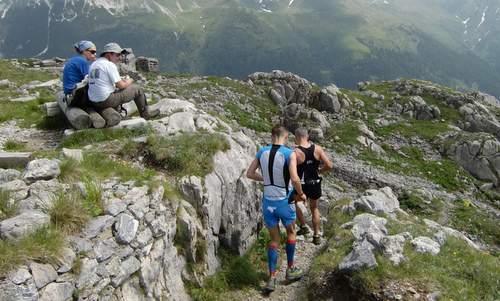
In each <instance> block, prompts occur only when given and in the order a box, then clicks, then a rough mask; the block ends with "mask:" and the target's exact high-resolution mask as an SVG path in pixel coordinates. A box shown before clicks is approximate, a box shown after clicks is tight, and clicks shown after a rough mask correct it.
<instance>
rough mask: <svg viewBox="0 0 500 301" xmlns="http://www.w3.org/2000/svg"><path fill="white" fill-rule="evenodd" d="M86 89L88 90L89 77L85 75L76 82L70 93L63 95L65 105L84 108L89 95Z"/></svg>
mask: <svg viewBox="0 0 500 301" xmlns="http://www.w3.org/2000/svg"><path fill="white" fill-rule="evenodd" d="M88 90H89V79H88V76H86V77H85V78H84V79H83V80H82V81H81V82H79V83H78V84H76V87H75V89H73V92H72V93H71V94H68V95H66V97H64V102H65V103H66V106H67V107H68V108H69V107H77V108H81V109H83V108H85V107H88V106H89V103H88V102H89V97H88Z"/></svg>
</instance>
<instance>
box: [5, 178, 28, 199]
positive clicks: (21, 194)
mask: <svg viewBox="0 0 500 301" xmlns="http://www.w3.org/2000/svg"><path fill="white" fill-rule="evenodd" d="M0 190H2V191H5V192H7V193H9V196H10V197H11V198H12V199H14V200H15V201H20V200H23V199H25V198H26V197H27V196H28V186H26V184H25V183H24V181H21V180H13V181H10V182H7V183H3V184H0Z"/></svg>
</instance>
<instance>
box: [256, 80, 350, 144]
mask: <svg viewBox="0 0 500 301" xmlns="http://www.w3.org/2000/svg"><path fill="white" fill-rule="evenodd" d="M248 79H249V81H251V82H252V84H257V85H261V86H265V87H268V88H267V89H268V91H269V92H268V93H269V97H270V98H271V99H272V100H273V101H274V102H275V103H276V104H277V105H278V106H279V107H280V108H281V109H282V111H283V123H284V124H285V126H286V127H287V128H288V129H289V130H290V131H292V132H293V131H295V129H297V128H298V127H301V126H304V127H307V128H309V129H310V137H311V139H312V140H316V141H317V140H320V139H322V138H323V137H324V134H325V132H326V130H327V129H328V128H329V127H330V123H329V122H328V119H327V118H326V117H325V115H323V114H322V113H321V112H327V113H331V114H338V113H340V112H341V111H342V110H345V109H348V108H350V107H351V106H352V101H351V100H350V99H349V98H348V97H347V95H344V94H343V93H342V92H341V91H340V89H339V88H337V86H335V85H334V84H330V85H328V86H326V87H325V88H323V89H321V90H320V91H319V92H318V91H317V90H316V89H314V87H315V86H314V85H313V84H311V83H310V82H309V81H307V80H306V79H303V78H301V77H299V76H297V75H295V74H293V73H287V72H283V71H279V70H275V71H273V72H271V73H263V72H257V73H253V74H251V75H249V77H248Z"/></svg>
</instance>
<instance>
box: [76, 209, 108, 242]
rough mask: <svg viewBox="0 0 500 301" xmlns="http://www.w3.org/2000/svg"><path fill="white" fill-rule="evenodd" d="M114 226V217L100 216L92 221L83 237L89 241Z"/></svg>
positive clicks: (84, 231)
mask: <svg viewBox="0 0 500 301" xmlns="http://www.w3.org/2000/svg"><path fill="white" fill-rule="evenodd" d="M112 224H113V217H112V216H109V215H103V216H98V217H97V218H95V219H92V220H91V221H90V222H89V223H88V224H87V226H86V227H85V229H84V230H83V231H82V233H83V235H84V236H85V238H87V239H91V238H94V237H96V236H97V235H98V234H99V233H100V232H102V231H103V230H104V229H105V228H108V227H111V225H112Z"/></svg>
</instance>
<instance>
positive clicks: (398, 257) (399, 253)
mask: <svg viewBox="0 0 500 301" xmlns="http://www.w3.org/2000/svg"><path fill="white" fill-rule="evenodd" d="M407 237H411V236H410V235H409V233H408V234H406V235H404V234H397V235H390V236H386V237H384V238H382V240H381V244H382V246H383V253H384V255H385V256H387V257H388V258H389V260H390V261H391V262H392V263H393V264H395V265H398V264H400V263H401V262H402V261H403V260H405V257H404V254H403V251H404V245H405V241H406V238H407Z"/></svg>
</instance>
